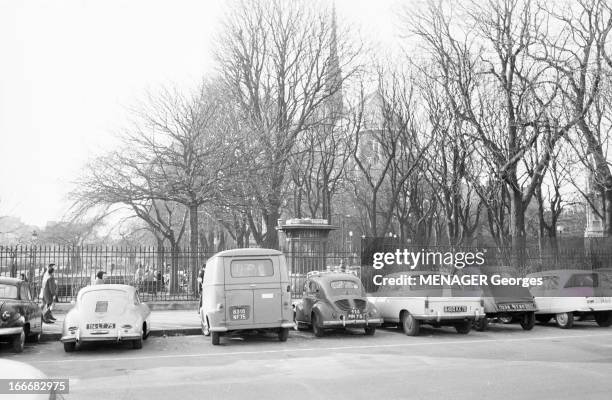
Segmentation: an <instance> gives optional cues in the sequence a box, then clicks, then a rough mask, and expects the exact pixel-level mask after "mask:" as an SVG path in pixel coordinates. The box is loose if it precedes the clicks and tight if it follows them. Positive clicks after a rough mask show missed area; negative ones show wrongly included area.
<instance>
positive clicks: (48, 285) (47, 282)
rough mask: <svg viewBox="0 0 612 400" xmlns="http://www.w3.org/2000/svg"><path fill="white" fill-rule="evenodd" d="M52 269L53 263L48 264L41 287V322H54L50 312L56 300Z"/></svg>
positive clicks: (53, 268)
mask: <svg viewBox="0 0 612 400" xmlns="http://www.w3.org/2000/svg"><path fill="white" fill-rule="evenodd" d="M54 271H55V264H49V268H47V272H46V273H45V277H44V278H43V284H42V288H41V293H42V295H41V298H42V301H43V322H45V323H47V324H52V323H54V322H55V317H54V316H53V314H52V313H51V310H52V308H53V302H54V301H56V300H57V282H56V281H55V277H54V276H53V272H54Z"/></svg>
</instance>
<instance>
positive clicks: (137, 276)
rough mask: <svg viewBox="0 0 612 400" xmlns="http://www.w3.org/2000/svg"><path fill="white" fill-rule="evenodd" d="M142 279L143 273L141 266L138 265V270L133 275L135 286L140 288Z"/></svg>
mask: <svg viewBox="0 0 612 400" xmlns="http://www.w3.org/2000/svg"><path fill="white" fill-rule="evenodd" d="M143 277H144V272H143V271H142V265H141V264H138V268H137V269H136V274H134V280H135V281H136V286H140V285H141V284H142V279H143Z"/></svg>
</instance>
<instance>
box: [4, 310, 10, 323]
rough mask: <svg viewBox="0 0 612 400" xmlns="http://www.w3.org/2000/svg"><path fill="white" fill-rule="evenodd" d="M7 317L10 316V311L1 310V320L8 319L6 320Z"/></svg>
mask: <svg viewBox="0 0 612 400" xmlns="http://www.w3.org/2000/svg"><path fill="white" fill-rule="evenodd" d="M9 318H11V313H10V311H5V312H3V313H2V320H3V321H8V320H9Z"/></svg>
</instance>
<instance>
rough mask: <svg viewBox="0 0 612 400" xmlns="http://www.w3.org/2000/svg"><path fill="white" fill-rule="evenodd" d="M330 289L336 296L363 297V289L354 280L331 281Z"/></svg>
mask: <svg viewBox="0 0 612 400" xmlns="http://www.w3.org/2000/svg"><path fill="white" fill-rule="evenodd" d="M329 287H330V288H331V289H332V291H333V292H334V294H338V293H345V294H356V295H361V288H360V287H359V283H357V282H355V281H352V280H337V281H330V282H329Z"/></svg>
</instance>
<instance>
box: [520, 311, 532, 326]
mask: <svg viewBox="0 0 612 400" xmlns="http://www.w3.org/2000/svg"><path fill="white" fill-rule="evenodd" d="M535 321H536V320H535V313H534V312H533V311H531V312H526V313H524V314H523V315H521V328H523V330H525V331H530V330H532V329H533V327H534V325H535Z"/></svg>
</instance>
